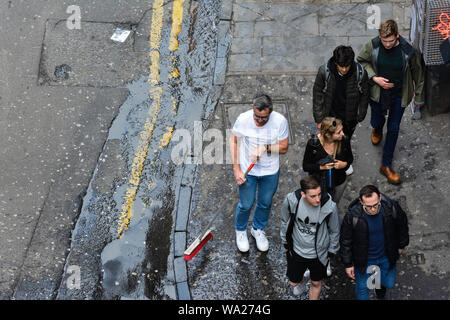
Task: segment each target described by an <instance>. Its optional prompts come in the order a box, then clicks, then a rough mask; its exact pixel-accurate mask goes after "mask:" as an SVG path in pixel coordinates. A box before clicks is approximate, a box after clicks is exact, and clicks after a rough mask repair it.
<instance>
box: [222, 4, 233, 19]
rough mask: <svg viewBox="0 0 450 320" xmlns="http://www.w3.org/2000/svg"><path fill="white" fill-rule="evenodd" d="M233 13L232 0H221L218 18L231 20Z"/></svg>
mask: <svg viewBox="0 0 450 320" xmlns="http://www.w3.org/2000/svg"><path fill="white" fill-rule="evenodd" d="M232 14H233V0H222V6H221V7H220V20H231V17H232Z"/></svg>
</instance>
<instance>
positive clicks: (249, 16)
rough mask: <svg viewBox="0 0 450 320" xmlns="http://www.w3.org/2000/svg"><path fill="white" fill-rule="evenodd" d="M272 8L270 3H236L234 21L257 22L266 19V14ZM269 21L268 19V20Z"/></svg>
mask: <svg viewBox="0 0 450 320" xmlns="http://www.w3.org/2000/svg"><path fill="white" fill-rule="evenodd" d="M270 7H271V4H270V3H265V2H257V3H234V4H233V21H236V22H239V21H255V20H258V19H264V17H265V15H264V13H265V12H266V11H267V10H269V9H270ZM266 19H267V18H266Z"/></svg>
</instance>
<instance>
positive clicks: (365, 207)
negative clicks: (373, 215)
mask: <svg viewBox="0 0 450 320" xmlns="http://www.w3.org/2000/svg"><path fill="white" fill-rule="evenodd" d="M362 207H363V209H364V210H365V211H366V212H367V213H369V211H371V210H375V211H376V212H378V210H379V209H380V207H381V201H380V202H378V203H377V204H374V205H373V206H366V205H364V204H363V205H362Z"/></svg>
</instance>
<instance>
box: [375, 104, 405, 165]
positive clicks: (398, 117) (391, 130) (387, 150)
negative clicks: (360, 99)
mask: <svg viewBox="0 0 450 320" xmlns="http://www.w3.org/2000/svg"><path fill="white" fill-rule="evenodd" d="M391 101H392V102H391V104H390V107H389V116H388V122H387V134H386V141H385V142H384V146H383V157H382V160H381V163H382V164H383V166H387V167H390V166H391V164H392V158H393V157H394V150H395V146H396V144H397V139H398V132H399V131H400V122H401V121H402V117H403V112H404V111H405V109H406V108H402V98H401V97H399V98H393V99H392V100H391ZM370 110H371V114H370V124H371V126H372V128H374V129H375V130H377V131H379V132H383V127H384V124H385V122H386V118H385V116H384V114H383V112H382V111H381V105H380V104H379V103H377V102H374V101H372V100H370Z"/></svg>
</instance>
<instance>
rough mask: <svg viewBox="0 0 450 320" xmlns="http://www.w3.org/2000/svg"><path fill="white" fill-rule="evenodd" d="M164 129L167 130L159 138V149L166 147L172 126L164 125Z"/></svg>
mask: <svg viewBox="0 0 450 320" xmlns="http://www.w3.org/2000/svg"><path fill="white" fill-rule="evenodd" d="M166 129H167V132H166V133H164V135H163V137H162V139H161V145H160V146H159V148H160V149H162V148H165V147H167V146H168V145H169V142H170V139H172V132H173V127H166Z"/></svg>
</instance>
